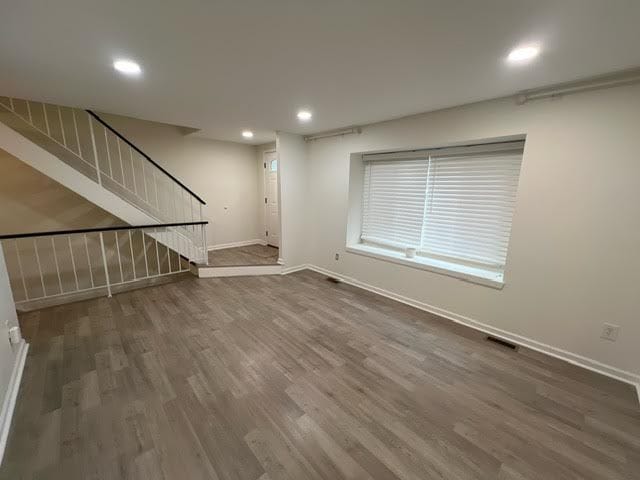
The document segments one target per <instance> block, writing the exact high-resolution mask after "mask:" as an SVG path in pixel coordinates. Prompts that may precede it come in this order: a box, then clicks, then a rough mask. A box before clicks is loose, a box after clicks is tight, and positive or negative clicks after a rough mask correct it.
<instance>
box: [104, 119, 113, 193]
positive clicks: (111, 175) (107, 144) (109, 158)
mask: <svg viewBox="0 0 640 480" xmlns="http://www.w3.org/2000/svg"><path fill="white" fill-rule="evenodd" d="M102 130H104V143H105V145H106V147H107V160H109V178H110V179H111V180H113V181H115V179H114V178H113V167H112V166H111V151H110V148H109V137H107V129H106V128H105V127H102Z"/></svg>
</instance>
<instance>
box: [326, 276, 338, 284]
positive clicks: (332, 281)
mask: <svg viewBox="0 0 640 480" xmlns="http://www.w3.org/2000/svg"><path fill="white" fill-rule="evenodd" d="M327 282H331V283H340V279H339V278H336V277H327Z"/></svg>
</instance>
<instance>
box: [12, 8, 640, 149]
mask: <svg viewBox="0 0 640 480" xmlns="http://www.w3.org/2000/svg"><path fill="white" fill-rule="evenodd" d="M0 12H1V13H0V68H1V71H0V94H3V95H12V96H17V97H23V98H32V99H38V100H44V101H49V102H55V103H59V104H64V105H74V106H82V107H91V108H95V109H97V110H101V111H106V112H112V113H117V114H121V115H128V116H132V117H137V118H142V119H147V120H154V121H159V122H165V123H172V124H177V125H183V126H188V127H195V128H199V129H201V130H202V132H200V134H201V135H206V136H210V137H212V138H218V139H223V140H233V141H239V142H243V141H244V139H243V138H242V136H241V132H242V130H243V129H252V130H253V131H254V132H255V134H256V135H255V137H254V138H253V139H252V141H249V142H247V141H244V142H245V143H263V142H266V141H269V140H272V139H273V138H274V131H276V130H283V131H288V132H294V133H312V132H319V131H323V130H329V129H333V128H339V127H343V126H348V125H353V124H365V123H370V122H375V121H379V120H385V119H389V118H393V117H400V116H404V115H408V114H413V113H419V112H423V111H428V110H434V109H438V108H443V107H447V106H453V105H459V104H463V103H468V102H473V101H478V100H483V99H488V98H494V97H499V96H503V95H509V94H512V93H515V92H516V91H519V90H522V89H527V88H532V87H537V86H542V85H547V84H553V83H557V82H562V81H568V80H573V79H577V78H582V77H587V76H591V75H595V74H600V73H605V72H609V71H613V70H619V69H626V68H631V67H635V66H638V65H640V48H638V46H639V45H640V27H639V25H640V1H638V0H606V1H605V0H482V1H480V0H268V1H267V0H225V1H220V0H208V1H205V0H180V1H178V0H175V1H166V0H165V1H161V0H129V1H122V0H100V1H95V0H55V1H50V0H0ZM528 42H537V43H540V44H541V45H542V47H543V52H542V55H541V56H540V57H539V59H538V60H536V61H535V62H533V63H532V64H530V65H528V66H519V67H514V66H511V65H507V64H506V63H505V61H504V58H505V56H506V55H507V54H508V53H509V51H510V50H511V48H513V47H514V46H517V45H518V44H522V43H528ZM117 57H130V58H133V59H136V60H137V61H139V62H140V64H141V65H142V68H143V69H144V74H143V76H142V77H141V78H140V79H130V78H125V77H123V76H121V75H119V74H118V73H116V72H115V71H114V70H113V69H112V66H111V64H112V61H113V59H114V58H117ZM303 106H304V107H308V108H310V109H311V110H313V112H314V118H313V121H312V122H310V123H308V124H300V123H299V122H298V121H297V119H296V111H297V109H298V108H299V107H303Z"/></svg>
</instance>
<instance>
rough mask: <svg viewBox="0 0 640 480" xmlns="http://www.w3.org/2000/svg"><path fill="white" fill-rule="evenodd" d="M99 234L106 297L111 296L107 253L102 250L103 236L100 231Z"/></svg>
mask: <svg viewBox="0 0 640 480" xmlns="http://www.w3.org/2000/svg"><path fill="white" fill-rule="evenodd" d="M99 235H100V250H101V251H102V265H103V266H104V277H105V279H106V282H107V297H109V298H111V283H110V280H109V267H108V266H107V254H106V252H105V250H104V237H103V235H102V232H99Z"/></svg>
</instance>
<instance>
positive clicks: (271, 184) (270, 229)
mask: <svg viewBox="0 0 640 480" xmlns="http://www.w3.org/2000/svg"><path fill="white" fill-rule="evenodd" d="M263 160H264V161H263V167H264V194H265V197H264V208H265V215H264V218H265V239H266V241H267V244H268V245H271V246H273V247H280V210H279V208H278V169H279V165H278V153H277V152H275V151H268V152H264V156H263Z"/></svg>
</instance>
